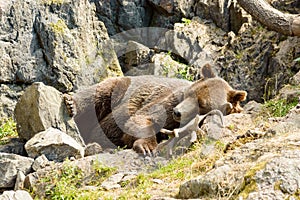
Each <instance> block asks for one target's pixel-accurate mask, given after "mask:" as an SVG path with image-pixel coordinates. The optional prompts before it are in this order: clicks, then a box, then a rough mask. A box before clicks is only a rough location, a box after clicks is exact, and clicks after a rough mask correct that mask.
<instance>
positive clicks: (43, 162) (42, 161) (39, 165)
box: [32, 154, 50, 171]
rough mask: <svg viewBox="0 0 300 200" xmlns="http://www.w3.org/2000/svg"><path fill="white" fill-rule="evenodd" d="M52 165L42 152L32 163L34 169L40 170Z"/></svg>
mask: <svg viewBox="0 0 300 200" xmlns="http://www.w3.org/2000/svg"><path fill="white" fill-rule="evenodd" d="M49 165H50V161H49V160H48V159H47V157H46V156H45V155H44V154H42V155H41V156H39V157H37V158H36V159H35V160H34V162H33V165H32V169H33V170H34V171H38V170H40V169H43V168H45V167H46V166H49Z"/></svg>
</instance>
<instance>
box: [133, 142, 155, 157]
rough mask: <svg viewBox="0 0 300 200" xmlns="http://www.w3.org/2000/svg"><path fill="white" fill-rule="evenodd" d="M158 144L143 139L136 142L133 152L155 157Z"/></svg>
mask: <svg viewBox="0 0 300 200" xmlns="http://www.w3.org/2000/svg"><path fill="white" fill-rule="evenodd" d="M156 146H157V143H153V142H152V141H151V140H149V139H147V138H141V139H138V140H136V141H135V142H134V144H133V150H134V151H135V152H137V153H142V154H143V155H144V156H146V155H149V156H153V153H154V150H155V148H156Z"/></svg>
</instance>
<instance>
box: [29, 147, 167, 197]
mask: <svg viewBox="0 0 300 200" xmlns="http://www.w3.org/2000/svg"><path fill="white" fill-rule="evenodd" d="M167 162H168V161H167V160H166V159H164V158H162V157H147V158H145V157H144V156H141V155H139V154H137V153H136V152H134V151H133V150H131V149H129V150H120V151H118V152H114V153H107V152H104V153H100V154H97V155H92V156H88V157H84V158H81V159H78V160H74V161H68V162H64V163H53V164H51V165H50V166H47V167H46V168H43V169H39V170H38V171H37V172H33V173H31V174H28V175H27V176H26V178H25V181H24V187H25V188H27V189H30V188H35V189H36V191H37V192H38V194H37V196H39V195H41V197H42V196H44V194H45V187H46V185H45V184H43V183H42V182H41V181H40V180H42V179H43V178H45V177H47V176H49V172H53V173H56V172H57V173H60V172H61V170H62V169H63V168H64V167H65V166H67V167H68V166H71V167H74V168H76V169H78V170H80V171H81V172H82V180H83V182H84V183H90V182H91V181H95V180H94V178H95V177H97V176H99V171H98V172H97V169H102V167H105V169H107V168H113V169H114V170H113V171H116V175H113V176H112V177H111V178H108V180H107V182H109V183H107V185H106V183H105V184H104V185H103V187H107V188H108V189H109V188H111V187H113V188H114V187H120V185H122V184H124V183H127V182H128V181H130V180H132V179H134V178H136V177H137V175H138V173H139V172H147V171H151V170H154V169H156V168H158V167H159V166H163V165H165V164H166V163H167Z"/></svg>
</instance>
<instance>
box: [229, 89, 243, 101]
mask: <svg viewBox="0 0 300 200" xmlns="http://www.w3.org/2000/svg"><path fill="white" fill-rule="evenodd" d="M246 97H247V92H246V91H243V90H231V91H229V93H228V101H229V102H231V103H234V102H238V101H245V100H246Z"/></svg>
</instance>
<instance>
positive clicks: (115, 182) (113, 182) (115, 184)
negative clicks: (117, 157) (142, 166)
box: [101, 173, 124, 190]
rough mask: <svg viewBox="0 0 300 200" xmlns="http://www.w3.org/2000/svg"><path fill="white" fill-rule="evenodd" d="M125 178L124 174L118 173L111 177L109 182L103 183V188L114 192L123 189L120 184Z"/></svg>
mask: <svg viewBox="0 0 300 200" xmlns="http://www.w3.org/2000/svg"><path fill="white" fill-rule="evenodd" d="M123 177H124V173H117V174H114V175H112V176H110V177H109V178H108V179H107V180H105V181H103V182H102V184H101V187H103V188H104V189H105V190H112V189H117V188H121V185H120V184H119V183H120V182H121V180H122V178H123Z"/></svg>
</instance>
